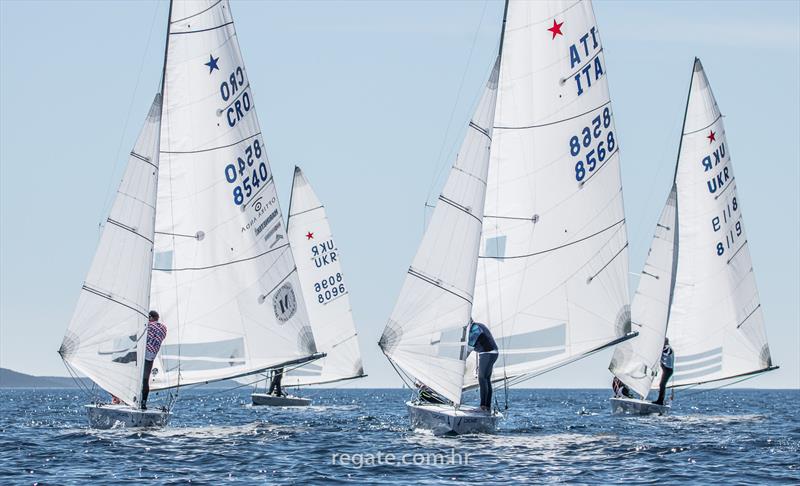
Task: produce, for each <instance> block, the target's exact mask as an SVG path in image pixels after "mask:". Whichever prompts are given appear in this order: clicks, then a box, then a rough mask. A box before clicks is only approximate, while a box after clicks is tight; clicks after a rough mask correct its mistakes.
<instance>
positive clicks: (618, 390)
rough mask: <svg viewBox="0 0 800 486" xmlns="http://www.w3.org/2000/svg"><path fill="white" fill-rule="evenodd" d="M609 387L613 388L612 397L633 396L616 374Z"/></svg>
mask: <svg viewBox="0 0 800 486" xmlns="http://www.w3.org/2000/svg"><path fill="white" fill-rule="evenodd" d="M611 389H612V390H614V398H623V397H624V398H633V396H632V395H631V391H630V390H629V389H628V385H626V384H625V383H623V382H622V380H620V379H619V378H617V377H616V376H615V377H614V381H612V382H611Z"/></svg>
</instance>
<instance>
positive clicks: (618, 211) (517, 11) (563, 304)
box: [465, 0, 630, 386]
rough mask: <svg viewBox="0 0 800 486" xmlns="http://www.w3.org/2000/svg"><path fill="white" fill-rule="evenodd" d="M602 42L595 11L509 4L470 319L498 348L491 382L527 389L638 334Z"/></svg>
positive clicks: (570, 4)
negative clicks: (526, 383)
mask: <svg viewBox="0 0 800 486" xmlns="http://www.w3.org/2000/svg"><path fill="white" fill-rule="evenodd" d="M600 34H601V32H600V30H599V29H598V27H597V23H596V22H595V17H594V13H593V12H592V5H591V3H590V2H588V1H571V0H570V1H566V0H564V1H536V2H526V1H510V2H509V3H508V15H507V23H506V28H505V37H504V47H503V51H502V61H501V67H500V78H499V88H498V94H497V109H496V113H495V120H494V125H495V126H494V135H493V141H492V150H491V160H490V163H489V175H488V184H487V194H486V206H485V210H484V224H483V235H482V238H481V248H480V250H481V254H480V261H479V264H478V275H477V280H476V287H475V306H474V309H473V316H474V318H475V320H476V321H480V322H484V323H486V324H487V325H488V326H489V327H490V328H491V330H492V333H493V334H494V337H495V339H496V340H497V341H498V344H499V346H500V352H501V356H500V357H499V359H498V361H497V364H496V365H495V368H494V375H493V378H494V379H502V378H509V379H512V378H513V379H514V381H519V380H522V379H524V378H526V377H530V376H532V375H535V374H537V373H541V372H543V371H546V370H549V369H552V368H554V367H556V366H559V365H561V364H564V363H566V362H569V361H573V360H575V359H578V358H580V357H582V356H585V355H586V354H588V353H591V352H593V351H596V350H597V349H601V348H603V347H605V346H608V345H610V344H611V343H614V342H616V341H619V340H621V339H624V338H625V336H626V335H627V334H628V333H629V332H630V307H629V295H628V281H627V279H628V252H627V246H628V241H627V235H626V228H625V214H624V211H623V200H622V184H621V179H620V163H619V141H618V138H617V132H616V130H615V127H614V111H613V110H612V108H611V101H610V98H609V92H608V81H607V80H608V78H607V74H606V62H605V56H604V52H603V45H602V43H601V41H600ZM467 368H468V371H467V373H466V376H465V380H466V381H465V383H466V385H467V386H470V385H474V384H475V379H474V377H473V373H472V369H471V368H472V366H468V367H467Z"/></svg>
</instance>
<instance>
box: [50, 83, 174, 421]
mask: <svg viewBox="0 0 800 486" xmlns="http://www.w3.org/2000/svg"><path fill="white" fill-rule="evenodd" d="M160 117H161V96H160V95H158V96H156V98H155V100H154V101H153V104H152V106H151V107H150V112H149V113H148V115H147V120H146V121H145V123H144V127H143V128H142V130H141V132H140V133H139V138H138V139H137V140H136V144H135V145H134V147H133V150H132V151H131V154H130V157H129V158H128V165H127V167H126V169H125V174H124V175H123V177H122V182H121V183H120V186H119V190H118V191H117V194H116V197H115V199H114V203H113V205H112V207H111V211H110V213H109V216H108V219H106V222H105V224H104V225H103V231H102V234H101V236H100V242H99V244H98V246H97V250H96V252H95V255H94V259H93V260H92V265H91V267H90V268H89V274H88V275H87V276H86V281H85V282H84V284H83V287H82V288H81V293H80V296H79V297H78V304H77V306H76V308H75V313H74V314H73V316H72V320H71V321H70V323H69V327H68V328H67V333H66V335H65V336H64V341H63V343H62V344H61V348H60V349H59V353H60V354H61V356H62V358H63V359H64V361H65V362H66V363H67V364H68V365H69V366H70V367H72V368H74V369H75V370H77V371H79V372H81V373H83V374H84V375H86V376H88V377H89V378H91V379H92V381H94V382H95V383H97V384H98V385H99V386H100V387H102V388H103V389H105V390H107V391H108V392H110V393H112V394H113V395H115V396H117V397H119V398H120V399H121V400H122V401H124V402H125V403H127V404H128V405H132V406H133V405H135V404H137V403H138V401H139V393H140V391H141V385H142V364H143V362H144V345H145V340H144V339H142V337H143V334H144V329H145V324H146V323H147V312H148V307H149V301H150V274H151V272H150V265H151V263H152V260H153V227H154V224H155V203H156V185H157V183H158V165H159V163H158V141H159V119H160Z"/></svg>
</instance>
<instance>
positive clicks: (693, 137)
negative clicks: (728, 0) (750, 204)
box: [667, 59, 773, 386]
mask: <svg viewBox="0 0 800 486" xmlns="http://www.w3.org/2000/svg"><path fill="white" fill-rule="evenodd" d="M736 185H737V181H736V179H735V177H734V173H733V165H732V163H731V156H730V150H729V146H728V143H727V140H726V136H725V128H724V126H723V123H722V115H721V113H720V111H719V107H718V106H717V102H716V100H715V98H714V94H713V93H712V92H711V87H710V86H709V83H708V79H707V78H706V74H705V72H704V71H703V66H702V64H701V63H700V60H699V59H695V62H694V67H693V71H692V80H691V85H690V88H689V99H688V104H687V107H686V118H685V120H684V127H683V135H682V137H681V143H680V149H679V155H678V163H677V168H676V172H675V187H676V188H677V202H678V212H677V221H678V240H677V241H678V248H679V250H678V252H677V254H678V260H677V267H676V269H675V272H676V273H675V290H674V295H673V296H672V297H671V301H672V305H671V307H670V312H669V321H668V325H667V336H668V337H669V339H670V344H671V345H672V347H673V349H674V351H675V374H674V376H673V379H672V381H671V382H670V383H671V385H672V386H682V385H690V384H697V383H705V382H709V381H717V380H723V379H727V378H732V377H737V376H742V375H748V374H753V373H758V372H761V371H768V370H770V369H773V366H772V358H771V355H770V351H769V345H768V344H767V336H766V330H765V327H764V317H763V314H762V311H761V302H760V299H759V297H758V290H757V288H756V281H755V276H754V274H753V263H752V260H751V258H750V251H749V248H748V245H747V243H748V238H747V234H746V233H745V228H744V221H743V219H742V202H741V199H740V198H739V196H738V194H737V191H736Z"/></svg>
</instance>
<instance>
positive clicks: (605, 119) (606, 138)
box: [569, 106, 617, 182]
mask: <svg viewBox="0 0 800 486" xmlns="http://www.w3.org/2000/svg"><path fill="white" fill-rule="evenodd" d="M609 127H611V110H609V109H608V107H607V106H606V107H605V108H604V109H603V113H601V114H599V115H597V116H596V117H594V119H592V124H591V126H588V127H583V130H581V133H580V134H579V135H573V136H572V138H570V139H569V154H570V155H572V157H573V158H577V162H575V180H576V181H578V182H581V181H583V180H584V179H585V178H586V176H587V174H589V173H590V172H594V170H595V169H597V168H598V167H601V166H602V165H603V162H605V160H606V159H607V158H609V157H611V155H612V154H613V153H614V151H615V150H616V148H617V141H616V140H615V139H614V131H613V130H607V129H608V128H609ZM604 130H607V131H606V132H605V135H604ZM598 140H599V141H598ZM596 141H597V142H596ZM589 147H592V148H591V150H588V151H586V150H585V149H589ZM581 152H583V153H581Z"/></svg>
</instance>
